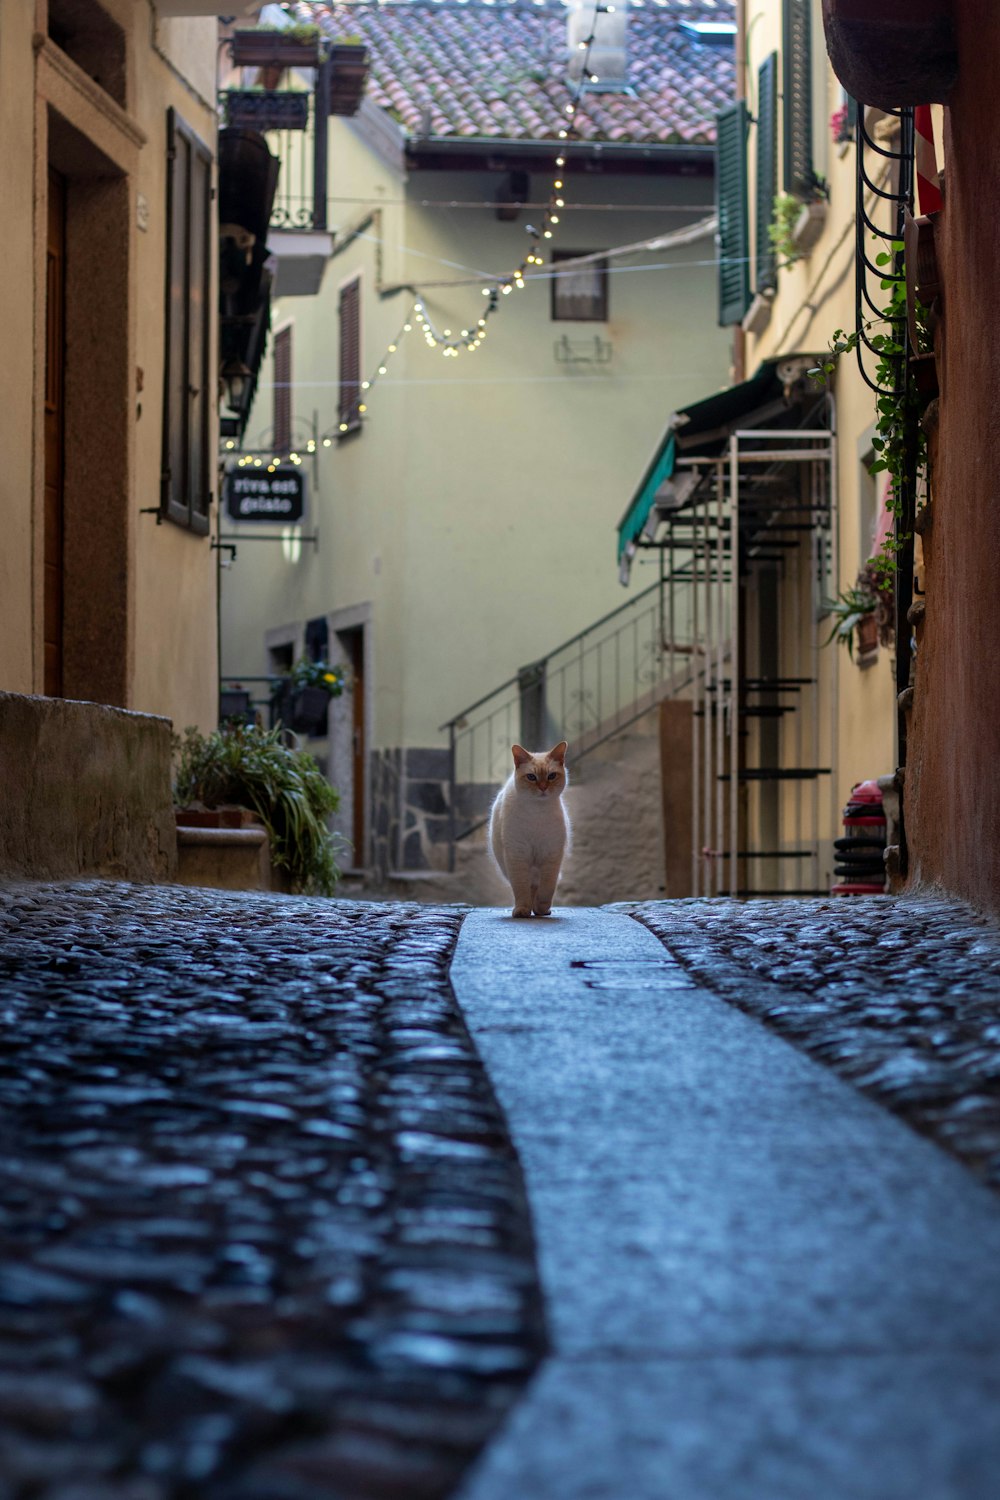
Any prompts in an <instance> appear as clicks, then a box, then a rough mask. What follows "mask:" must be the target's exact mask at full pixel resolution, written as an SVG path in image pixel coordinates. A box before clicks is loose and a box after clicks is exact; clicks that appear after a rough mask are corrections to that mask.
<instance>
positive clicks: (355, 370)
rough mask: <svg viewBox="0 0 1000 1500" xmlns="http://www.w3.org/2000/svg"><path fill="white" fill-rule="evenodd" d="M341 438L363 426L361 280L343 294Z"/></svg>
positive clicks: (350, 285)
mask: <svg viewBox="0 0 1000 1500" xmlns="http://www.w3.org/2000/svg"><path fill="white" fill-rule="evenodd" d="M339 370H340V375H339V379H340V435H341V437H345V436H346V435H347V434H348V433H349V432H357V431H358V430H359V429H360V427H361V412H360V409H359V408H360V405H361V281H360V278H359V279H357V280H355V281H350V282H348V284H347V286H345V287H343V288H341V293H340V363H339Z"/></svg>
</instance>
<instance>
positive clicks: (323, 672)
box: [288, 656, 344, 735]
mask: <svg viewBox="0 0 1000 1500" xmlns="http://www.w3.org/2000/svg"><path fill="white" fill-rule="evenodd" d="M289 677H290V678H291V683H292V692H291V697H290V698H289V700H288V711H289V728H290V729H294V730H295V732H296V733H297V734H309V735H323V734H325V733H326V723H327V712H328V710H329V707H330V699H331V698H339V697H340V695H341V693H342V692H343V691H344V669H343V668H342V667H332V666H329V665H328V664H327V663H326V662H325V661H310V659H309V658H308V657H307V656H303V657H300V658H299V660H298V661H297V662H296V663H295V665H294V666H293V667H292V669H291V671H290V672H289Z"/></svg>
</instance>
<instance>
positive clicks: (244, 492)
mask: <svg viewBox="0 0 1000 1500" xmlns="http://www.w3.org/2000/svg"><path fill="white" fill-rule="evenodd" d="M226 509H227V511H228V512H229V519H230V520H231V521H270V522H271V524H272V525H273V524H275V523H276V522H277V523H279V524H281V525H283V526H294V525H295V524H297V523H298V522H299V521H301V520H302V519H303V517H304V516H305V513H306V476H305V475H304V474H299V473H295V472H291V471H289V470H288V469H285V470H281V469H279V470H277V472H276V473H274V474H261V473H259V472H258V473H254V472H253V471H252V470H251V471H250V473H246V472H241V471H240V470H235V471H232V472H230V473H229V474H227V475H226Z"/></svg>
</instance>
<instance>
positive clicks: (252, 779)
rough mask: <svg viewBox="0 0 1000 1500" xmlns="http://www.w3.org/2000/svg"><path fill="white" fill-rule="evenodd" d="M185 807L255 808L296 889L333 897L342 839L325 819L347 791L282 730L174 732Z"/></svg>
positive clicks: (180, 801)
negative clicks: (288, 743) (340, 790)
mask: <svg viewBox="0 0 1000 1500" xmlns="http://www.w3.org/2000/svg"><path fill="white" fill-rule="evenodd" d="M174 751H175V755H176V758H177V773H176V778H175V781H174V801H175V802H176V804H177V806H178V807H184V806H186V805H188V804H189V803H192V802H201V803H203V804H204V805H205V807H218V806H219V805H220V804H221V803H236V804H237V806H240V807H248V808H251V809H252V810H253V811H254V812H255V813H256V814H257V815H258V817H259V818H260V819H261V821H262V822H263V824H264V826H265V828H266V829H267V831H268V834H269V835H270V840H271V858H272V860H273V862H274V863H275V864H276V865H277V866H278V867H279V868H280V869H283V870H287V871H288V873H289V875H290V877H291V880H292V885H293V888H294V889H295V890H296V891H301V892H304V893H305V894H307V895H318V896H332V895H333V892H334V889H335V887H336V884H337V881H338V880H339V879H340V870H339V868H338V866H337V859H336V856H337V854H338V852H339V849H338V845H339V843H340V840H339V838H338V836H337V835H335V834H332V833H331V832H330V830H329V829H328V828H327V826H326V819H327V818H328V817H329V815H330V814H331V813H332V812H335V811H336V810H337V808H338V807H339V805H340V794H339V793H338V792H337V790H336V789H335V788H334V787H332V786H331V785H330V783H329V782H328V781H327V780H326V778H325V777H324V776H323V774H322V772H321V771H320V769H319V766H318V765H317V764H316V762H315V760H314V759H313V757H312V756H311V755H307V754H306V753H305V752H304V751H301V750H289V749H288V747H287V746H286V745H285V744H284V743H283V742H282V731H281V730H280V729H258V728H257V727H256V726H255V725H235V726H233V727H232V728H226V729H220V730H216V731H215V732H214V733H213V734H201V733H200V732H199V731H198V730H197V729H187V730H185V732H184V736H183V738H179V737H177V736H175V738H174Z"/></svg>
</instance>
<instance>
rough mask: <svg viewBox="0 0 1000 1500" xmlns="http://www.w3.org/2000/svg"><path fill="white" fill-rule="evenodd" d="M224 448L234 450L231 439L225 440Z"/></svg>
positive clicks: (234, 445)
mask: <svg viewBox="0 0 1000 1500" xmlns="http://www.w3.org/2000/svg"><path fill="white" fill-rule="evenodd" d="M226 447H227V448H235V447H236V444H235V443H234V442H233V440H232V438H228V439H227V440H226Z"/></svg>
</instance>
